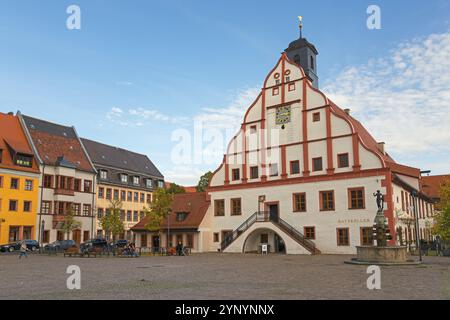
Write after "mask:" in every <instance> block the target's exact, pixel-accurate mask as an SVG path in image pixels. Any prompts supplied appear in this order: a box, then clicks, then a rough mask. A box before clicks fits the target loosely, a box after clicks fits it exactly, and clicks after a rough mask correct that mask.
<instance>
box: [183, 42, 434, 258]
mask: <svg viewBox="0 0 450 320" xmlns="http://www.w3.org/2000/svg"><path fill="white" fill-rule="evenodd" d="M316 55H317V50H316V48H315V47H314V46H313V45H312V44H311V43H309V42H308V41H307V40H306V39H304V38H300V39H298V40H296V41H294V42H292V43H291V44H290V45H289V47H288V49H286V51H285V52H284V53H283V54H282V55H281V58H280V59H279V60H278V62H277V63H276V65H275V67H274V68H273V69H272V70H271V71H270V72H269V74H268V75H267V77H266V79H265V81H264V84H263V87H262V90H261V93H260V94H259V95H258V97H257V98H256V100H255V101H254V102H253V103H252V105H251V106H250V107H249V108H248V109H247V111H246V113H245V114H244V115H243V120H242V125H241V129H240V131H239V132H238V133H237V134H236V135H235V136H234V138H233V139H232V140H231V141H230V143H229V145H228V150H227V153H226V154H225V155H224V158H223V163H222V164H221V165H220V166H219V168H218V169H217V170H216V171H215V172H214V174H213V176H212V178H211V180H210V184H209V188H208V190H207V197H206V199H207V200H206V201H209V207H208V210H207V212H206V214H205V217H204V218H203V219H204V220H203V221H204V222H203V223H202V230H201V237H199V239H201V241H203V243H202V244H201V245H199V246H198V247H199V248H201V251H214V252H217V251H221V252H230V253H240V252H257V251H259V250H260V249H261V247H262V245H263V244H268V245H269V250H270V252H280V253H281V252H282V253H288V254H318V253H334V254H336V253H337V254H353V253H356V246H358V245H373V244H374V240H373V224H374V218H375V215H376V212H377V210H378V207H377V205H376V201H375V198H374V196H373V194H374V193H375V192H377V190H380V191H381V193H382V194H383V195H384V214H385V216H386V218H387V221H388V225H389V229H390V234H391V235H392V240H391V241H389V244H390V245H393V244H397V243H403V244H404V243H405V234H407V235H406V237H409V238H408V239H412V238H413V237H414V233H413V230H412V229H413V225H406V224H405V223H404V222H403V221H404V220H405V219H403V220H402V219H400V218H402V217H404V215H405V214H407V215H408V216H407V217H409V218H411V217H412V210H411V209H410V208H409V207H410V204H411V199H412V197H411V193H412V192H413V191H414V190H416V191H417V193H418V204H419V205H418V210H419V211H418V212H419V215H420V232H421V235H422V238H424V239H425V238H427V239H428V238H429V236H430V234H429V227H430V225H429V223H428V224H427V220H430V217H431V216H432V212H433V210H434V209H433V204H432V201H431V199H430V198H428V197H427V196H426V195H425V194H423V193H422V192H420V187H419V179H420V170H419V169H416V168H411V167H408V166H404V165H401V164H398V163H396V162H395V161H394V160H393V159H392V158H391V157H390V156H389V155H388V154H387V153H386V152H385V150H384V143H378V142H377V141H376V140H375V139H374V138H373V137H372V136H371V135H370V134H369V133H368V132H367V130H366V129H365V128H364V127H363V125H362V124H361V123H360V122H358V121H357V120H356V119H355V118H353V117H352V116H351V115H350V111H349V110H348V109H345V110H343V109H341V108H339V107H338V106H337V105H335V104H334V103H333V102H332V101H331V100H330V99H329V98H327V97H326V96H325V94H323V93H322V92H321V91H320V90H318V88H317V86H318V78H317V75H316V70H317V65H316ZM180 199H182V198H179V199H177V200H176V201H182V200H180ZM402 203H403V205H402ZM177 206H180V207H182V205H180V204H175V205H174V207H177ZM402 212H404V214H402ZM175 213H176V212H175ZM406 220H408V219H406ZM428 222H429V221H428Z"/></svg>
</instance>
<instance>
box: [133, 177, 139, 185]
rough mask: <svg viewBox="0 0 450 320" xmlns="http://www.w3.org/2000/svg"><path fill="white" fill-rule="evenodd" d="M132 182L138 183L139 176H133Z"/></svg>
mask: <svg viewBox="0 0 450 320" xmlns="http://www.w3.org/2000/svg"><path fill="white" fill-rule="evenodd" d="M133 184H134V185H139V177H137V176H134V177H133Z"/></svg>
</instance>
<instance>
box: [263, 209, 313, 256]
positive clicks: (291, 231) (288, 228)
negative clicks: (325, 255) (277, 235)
mask: <svg viewBox="0 0 450 320" xmlns="http://www.w3.org/2000/svg"><path fill="white" fill-rule="evenodd" d="M270 221H272V222H273V223H275V224H276V225H277V226H279V227H280V229H282V230H283V231H284V232H286V233H287V234H288V235H290V236H291V237H292V238H294V239H295V240H296V241H297V242H298V243H299V244H301V245H302V246H303V247H304V248H306V249H307V250H308V251H309V252H311V253H312V254H320V250H319V249H317V248H316V244H315V243H314V242H312V241H311V240H308V239H306V238H305V236H304V235H303V234H302V233H301V232H300V231H298V230H297V229H295V228H294V227H293V226H292V225H290V224H289V223H287V222H286V221H284V220H283V219H281V218H280V217H271V219H270Z"/></svg>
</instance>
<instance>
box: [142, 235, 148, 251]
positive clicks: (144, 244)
mask: <svg viewBox="0 0 450 320" xmlns="http://www.w3.org/2000/svg"><path fill="white" fill-rule="evenodd" d="M141 247H142V248H146V247H147V234H146V233H142V234H141Z"/></svg>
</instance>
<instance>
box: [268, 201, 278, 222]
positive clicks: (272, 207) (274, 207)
mask: <svg viewBox="0 0 450 320" xmlns="http://www.w3.org/2000/svg"><path fill="white" fill-rule="evenodd" d="M269 216H270V221H275V222H278V204H269Z"/></svg>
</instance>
